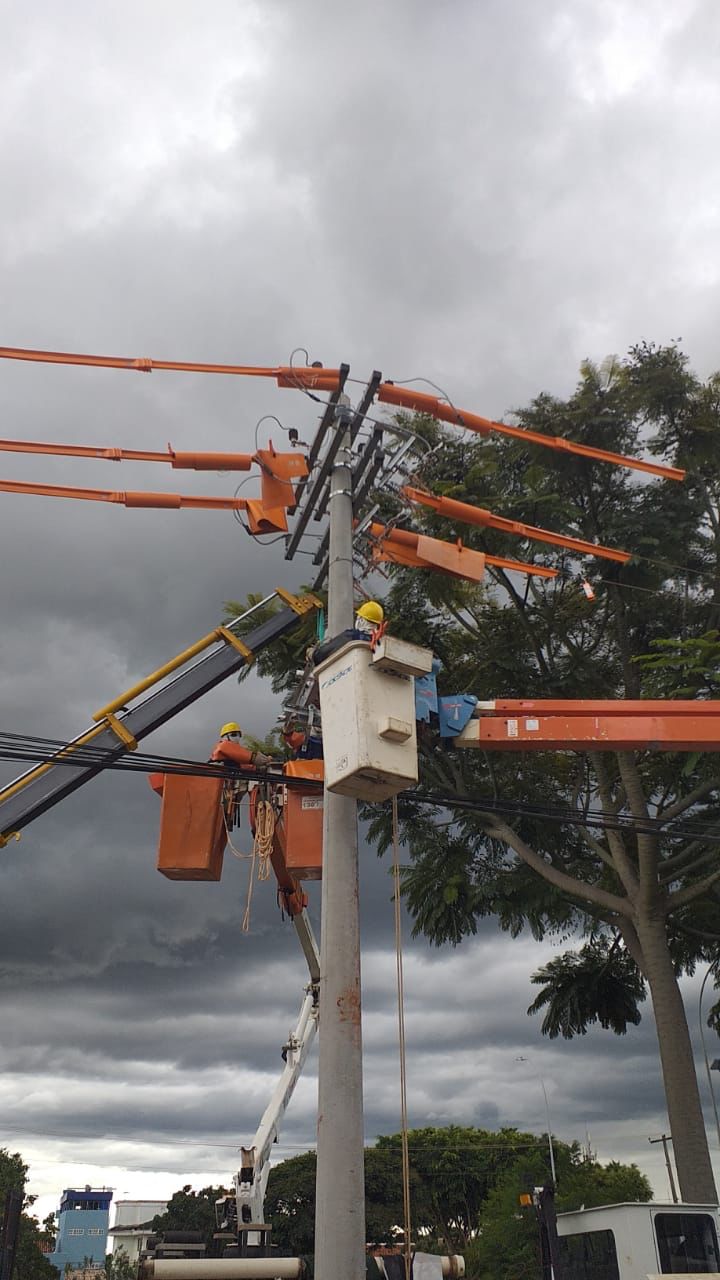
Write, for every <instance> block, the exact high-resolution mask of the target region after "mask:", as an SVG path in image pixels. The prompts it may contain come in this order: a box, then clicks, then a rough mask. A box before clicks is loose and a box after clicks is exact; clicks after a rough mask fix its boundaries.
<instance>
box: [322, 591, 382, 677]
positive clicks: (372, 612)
mask: <svg viewBox="0 0 720 1280" xmlns="http://www.w3.org/2000/svg"><path fill="white" fill-rule="evenodd" d="M384 621H385V611H384V609H383V607H382V605H381V604H379V603H378V601H377V600H366V601H365V604H361V605H360V606H359V608H357V609H356V610H355V623H354V626H352V627H348V628H347V629H346V630H345V631H341V632H340V635H339V636H333V637H332V639H331V640H325V641H323V643H322V644H319V645H317V646H316V648H315V649H314V650H313V655H312V661H313V666H315V667H317V666H318V665H319V663H321V662H324V661H325V659H326V658H329V657H330V654H331V653H334V652H335V650H336V649H340V648H342V646H343V645H344V644H348V642H349V641H350V640H367V641H368V643H369V642H370V641H371V640H372V638H373V635H374V634H375V632H376V631H377V630H378V628H380V627H381V626H382V624H383V622H384Z"/></svg>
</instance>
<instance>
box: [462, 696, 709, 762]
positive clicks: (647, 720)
mask: <svg viewBox="0 0 720 1280" xmlns="http://www.w3.org/2000/svg"><path fill="white" fill-rule="evenodd" d="M453 743H454V745H455V746H456V747H479V748H480V749H481V750H483V751H631V750H634V751H720V702H717V701H716V702H695V701H691V700H688V699H678V700H676V701H670V702H663V701H651V700H649V699H648V700H637V699H636V700H632V699H628V700H615V701H610V700H593V699H587V700H585V699H579V700H572V699H539V700H538V699H529V698H498V699H495V700H493V701H490V702H479V703H478V705H477V707H476V708H475V711H474V715H473V719H471V720H470V722H469V724H468V725H467V726H466V728H465V729H463V731H462V733H460V734H458V736H457V737H456V738H454V739H453Z"/></svg>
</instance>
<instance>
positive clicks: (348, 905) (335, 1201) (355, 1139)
mask: <svg viewBox="0 0 720 1280" xmlns="http://www.w3.org/2000/svg"><path fill="white" fill-rule="evenodd" d="M341 400H344V401H346V400H347V397H345V396H342V397H341ZM346 414H347V410H346V409H345V407H344V406H342V407H340V409H339V413H338V421H337V423H336V426H335V430H336V431H342V432H343V433H344V438H343V441H342V444H341V446H340V449H339V450H338V453H337V455H336V459H335V463H334V466H333V469H332V473H331V478H330V544H329V555H330V559H329V568H328V628H327V629H328V635H329V636H335V635H337V634H338V633H339V632H340V631H344V630H345V628H347V627H351V626H352V624H353V569H352V519H353V509H352V472H351V469H350V436H349V432H348V430H347V421H346ZM364 1154H365V1153H364V1134H363V1097H362V1027H361V1000H360V918H359V895H358V835H357V802H356V801H355V800H354V799H352V798H351V797H348V796H340V795H331V794H330V793H329V792H328V791H326V792H325V818H324V827H323V874H322V933H321V942H320V1063H319V1097H318V1143H317V1184H316V1186H317V1206H316V1213H315V1276H316V1278H317V1280H338V1277H342V1280H364V1277H365V1172H364Z"/></svg>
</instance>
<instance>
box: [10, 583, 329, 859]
mask: <svg viewBox="0 0 720 1280" xmlns="http://www.w3.org/2000/svg"><path fill="white" fill-rule="evenodd" d="M276 594H279V593H275V592H273V593H271V594H270V595H268V596H266V597H265V599H264V600H261V601H259V602H258V604H256V605H253V607H252V609H248V610H247V611H246V612H245V613H243V614H241V615H240V616H239V617H238V618H235V619H233V620H232V621H231V622H230V623H228V624H227V625H226V626H222V627H217V628H215V630H214V631H211V632H209V634H208V635H207V636H204V637H203V639H202V640H199V641H198V642H197V643H196V644H195V645H191V646H190V648H189V649H186V650H184V651H183V653H181V654H178V655H177V657H176V658H174V659H172V660H171V662H169V663H166V664H165V665H164V666H163V667H160V668H159V669H158V670H157V671H155V672H153V674H152V675H151V676H148V677H147V678H146V679H145V680H141V681H139V683H138V684H136V685H135V686H133V688H132V689H128V690H126V692H125V693H124V694H122V695H121V697H120V698H116V699H115V700H114V701H112V702H110V703H108V704H107V706H105V707H103V708H102V709H101V710H100V711H98V712H96V714H95V717H94V718H95V719H96V720H97V721H98V722H99V723H96V724H94V725H93V726H92V727H91V728H90V729H88V730H87V731H86V732H85V733H82V734H80V735H79V737H77V738H74V739H73V740H72V742H69V743H68V744H67V746H65V747H63V748H62V750H61V751H59V752H58V753H57V760H56V761H54V760H50V761H47V762H45V763H44V764H41V765H37V766H36V767H35V768H33V769H30V770H28V771H27V772H26V773H24V774H23V775H22V776H21V777H19V778H17V779H16V780H15V781H14V782H11V783H9V784H8V786H6V787H4V788H3V789H2V790H0V847H2V846H3V845H5V844H7V842H8V840H10V839H11V838H12V837H13V836H14V835H15V833H17V832H19V831H21V830H22V828H23V827H25V826H27V824H28V823H29V822H31V821H32V820H33V818H36V817H38V816H39V815H40V814H41V813H45V811H46V810H48V809H51V808H52V807H53V805H56V804H57V803H58V802H59V801H60V800H63V799H64V798H65V796H67V795H70V794H71V793H72V792H73V791H75V790H77V788H78V787H81V786H82V785H83V783H85V782H89V781H90V779H91V778H94V777H95V775H96V774H98V773H100V772H101V771H102V769H103V768H104V767H105V766H106V765H107V764H110V763H112V762H113V761H115V760H117V759H118V758H119V757H120V756H122V755H124V754H125V753H126V752H127V751H129V750H132V749H133V747H134V746H135V745H137V743H138V742H140V741H141V740H142V739H143V738H145V737H147V736H148V734H150V733H153V732H154V730H155V729H159V728H160V726H161V725H163V724H165V723H166V722H167V721H168V720H171V719H172V718H173V717H174V716H176V715H177V714H178V713H179V712H180V711H183V710H184V708H185V707H188V706H190V705H191V704H192V703H193V702H196V701H197V699H198V698H201V697H202V696H203V694H205V693H207V692H208V691H209V690H210V689H214V688H215V686H216V685H218V684H220V683H221V681H223V680H226V679H227V677H228V676H231V675H234V673H235V672H236V671H239V670H240V669H241V668H242V667H245V666H248V665H249V664H250V662H252V659H253V656H254V655H255V654H257V653H259V652H260V651H261V650H262V649H264V648H266V647H267V646H268V645H270V644H272V643H273V642H274V641H275V640H278V639H280V637H281V636H284V635H286V634H287V633H288V632H290V631H292V630H293V629H294V628H295V627H296V626H297V625H298V621H299V620H300V618H301V617H303V616H304V615H305V614H306V613H308V612H310V611H312V610H314V609H317V608H320V607H321V604H320V601H319V600H318V599H317V598H316V597H315V596H300V597H293V596H290V594H289V593H288V592H283V593H282V596H281V598H282V600H283V601H284V603H285V607H284V608H283V609H280V610H278V612H277V613H274V614H273V615H272V616H271V617H269V618H268V619H266V621H264V622H261V623H259V624H258V625H257V626H256V627H253V628H252V630H250V631H248V632H247V633H246V634H244V635H243V636H242V637H240V636H237V635H236V634H235V631H234V629H233V628H234V627H235V626H236V624H237V623H239V622H241V621H245V620H246V619H248V618H249V617H250V616H251V615H252V614H253V613H255V612H256V611H257V610H258V609H260V608H262V607H263V606H264V605H267V604H269V603H270V602H271V601H272V600H273V599H274V598H275V595H276ZM206 651H207V652H206ZM195 658H197V661H193V659H195ZM175 671H177V672H178V674H177V675H175V677H174V679H172V680H170V681H169V682H168V683H167V684H162V683H161V681H163V680H164V679H165V678H166V677H167V676H168V675H171V674H173V673H174V672H175ZM158 684H159V685H160V687H159V688H156V687H155V686H156V685H158ZM148 689H152V692H151V693H150V694H149V696H148V697H146V698H143V699H142V700H141V701H139V702H137V703H136V704H135V705H134V706H131V707H129V709H128V708H127V704H128V703H130V702H133V701H134V700H135V699H136V698H137V697H138V696H139V695H140V694H142V693H145V692H147V690H148ZM90 743H92V746H93V749H94V755H93V758H92V759H91V760H87V759H85V761H84V762H83V763H82V764H78V767H77V768H74V767H71V765H69V763H68V758H69V757H70V756H72V753H73V752H74V751H77V750H78V749H79V748H80V749H81V748H83V747H86V746H87V745H88V744H90ZM56 764H62V765H63V767H62V768H57V767H56Z"/></svg>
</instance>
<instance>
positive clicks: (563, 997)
mask: <svg viewBox="0 0 720 1280" xmlns="http://www.w3.org/2000/svg"><path fill="white" fill-rule="evenodd" d="M532 981H533V982H534V983H537V984H543V989H542V991H541V992H540V994H539V996H537V998H536V999H535V1000H533V1002H532V1004H531V1005H530V1008H529V1009H528V1013H538V1012H539V1011H540V1010H541V1009H545V1018H544V1020H543V1024H542V1030H543V1034H544V1035H547V1036H550V1038H551V1040H552V1039H555V1038H556V1037H557V1036H560V1035H561V1036H563V1038H564V1039H565V1040H572V1039H573V1037H574V1036H578V1035H580V1036H584V1035H585V1034H586V1032H587V1029H588V1027H589V1026H590V1025H591V1024H592V1023H595V1022H598V1023H599V1024H600V1026H601V1027H604V1029H605V1030H606V1031H608V1030H610V1031H614V1032H615V1034H616V1035H622V1034H623V1032H624V1031H625V1029H626V1027H627V1026H628V1024H630V1023H633V1024H637V1023H638V1022H639V1021H640V1010H639V1008H638V1005H639V1004H640V1003H641V1001H643V1000H644V999H645V996H646V991H645V984H644V982H643V980H642V978H641V976H640V974H639V972H638V968H637V965H636V964H635V963H634V961H633V960H632V958H631V957H630V956H629V955H628V953H627V951H623V950H621V949H620V948H619V947H618V946H617V945H616V944H615V943H613V944H612V946H608V945H607V939H606V938H600V939H595V940H594V941H592V942H589V943H588V944H587V945H586V946H584V947H581V948H580V950H579V951H567V952H565V953H564V954H563V955H559V956H554V957H553V959H552V960H550V961H549V962H548V963H547V964H546V965H544V966H543V968H542V969H539V970H538V972H537V973H536V974H534V975H533V978H532Z"/></svg>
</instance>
